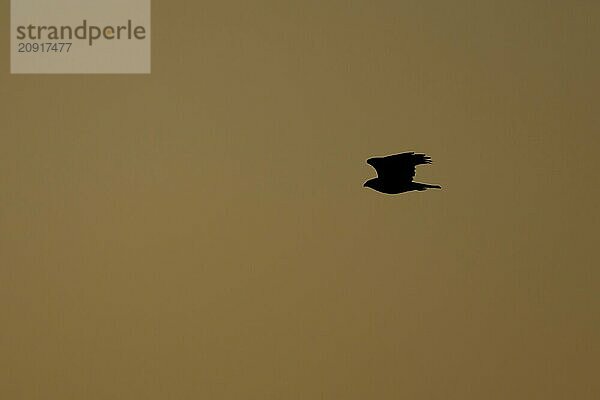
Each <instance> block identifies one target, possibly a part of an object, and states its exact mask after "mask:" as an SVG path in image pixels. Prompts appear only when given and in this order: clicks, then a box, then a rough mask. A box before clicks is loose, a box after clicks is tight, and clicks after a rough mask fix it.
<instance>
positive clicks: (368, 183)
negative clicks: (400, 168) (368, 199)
mask: <svg viewBox="0 0 600 400" xmlns="http://www.w3.org/2000/svg"><path fill="white" fill-rule="evenodd" d="M376 180H377V178H373V179H369V180H368V181H366V182H365V183H363V187H368V188H371V189H373V188H374V187H375V185H376V183H375V181H376Z"/></svg>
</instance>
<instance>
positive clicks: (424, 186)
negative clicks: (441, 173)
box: [417, 183, 442, 190]
mask: <svg viewBox="0 0 600 400" xmlns="http://www.w3.org/2000/svg"><path fill="white" fill-rule="evenodd" d="M417 185H419V188H418V189H417V190H426V189H441V188H442V187H441V186H440V185H430V184H428V183H417Z"/></svg>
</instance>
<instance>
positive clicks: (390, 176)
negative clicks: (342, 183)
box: [363, 152, 442, 194]
mask: <svg viewBox="0 0 600 400" xmlns="http://www.w3.org/2000/svg"><path fill="white" fill-rule="evenodd" d="M367 164H369V165H370V166H372V167H373V168H375V170H376V171H377V178H373V179H369V180H368V181H366V182H365V183H364V185H363V186H364V187H368V188H371V189H373V190H376V191H378V192H381V193H385V194H400V193H405V192H410V191H415V190H416V191H423V190H427V189H434V188H435V189H441V188H442V187H441V186H439V185H430V184H428V183H419V182H413V178H414V176H415V170H416V169H415V167H416V166H417V165H421V164H431V158H430V157H429V156H427V155H425V154H415V153H414V152H408V153H400V154H394V155H391V156H385V157H372V158H369V159H368V160H367Z"/></svg>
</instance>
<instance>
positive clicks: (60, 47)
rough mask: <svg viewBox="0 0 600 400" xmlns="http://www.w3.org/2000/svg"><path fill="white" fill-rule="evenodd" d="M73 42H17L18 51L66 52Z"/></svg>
mask: <svg viewBox="0 0 600 400" xmlns="http://www.w3.org/2000/svg"><path fill="white" fill-rule="evenodd" d="M72 44H73V43H18V44H17V52H19V53H68V52H69V51H70V50H71V45H72Z"/></svg>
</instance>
